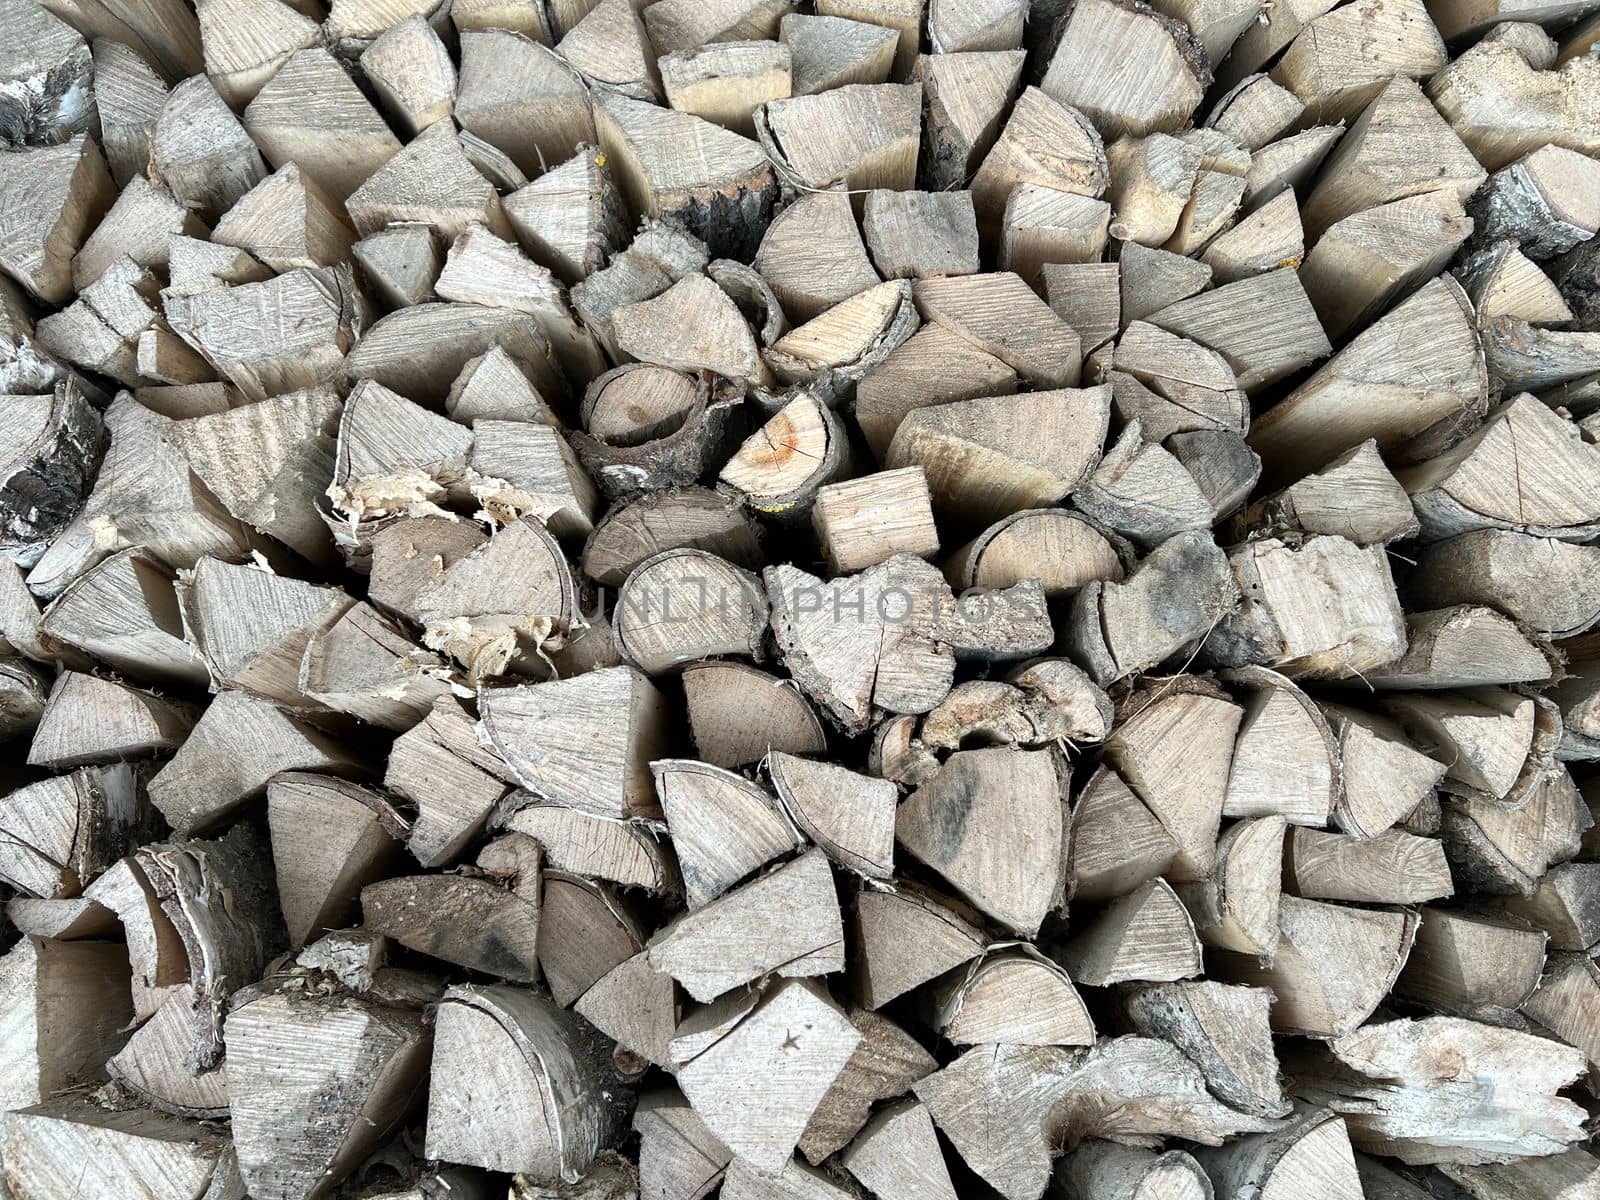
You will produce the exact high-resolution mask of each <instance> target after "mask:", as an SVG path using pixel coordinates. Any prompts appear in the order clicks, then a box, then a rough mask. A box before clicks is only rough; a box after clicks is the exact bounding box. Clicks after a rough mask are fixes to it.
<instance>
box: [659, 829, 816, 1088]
mask: <svg viewBox="0 0 1600 1200" xmlns="http://www.w3.org/2000/svg"><path fill="white" fill-rule="evenodd" d="M710 946H715V947H717V952H716V954H715V955H711V954H708V953H707V952H706V951H707V948H708V947H710ZM649 951H650V965H651V967H652V968H654V969H655V970H657V971H663V972H665V973H667V974H669V975H671V976H672V977H673V978H674V979H676V980H677V981H678V982H679V983H681V984H682V985H683V987H684V990H685V991H687V992H688V993H689V994H690V995H691V996H693V997H694V998H695V999H697V1000H700V1001H702V1002H709V1001H711V1000H713V999H715V998H716V997H718V996H720V995H722V994H723V993H724V992H727V991H729V990H730V989H732V988H736V987H738V986H739V985H740V984H744V983H749V982H750V981H751V980H753V979H756V978H759V977H760V976H762V975H765V974H768V973H769V972H774V971H775V972H776V973H777V974H779V975H782V976H785V977H788V978H794V977H805V976H814V975H826V974H828V973H829V972H831V971H837V970H840V969H841V968H842V967H843V965H844V935H843V929H842V919H841V917H840V914H839V905H838V899H837V897H836V896H835V894H834V886H833V874H832V871H831V870H830V869H829V867H828V860H827V858H826V857H825V856H824V855H823V853H822V851H821V850H809V851H807V852H806V853H804V854H802V855H801V856H800V857H799V858H796V859H794V860H792V861H791V862H789V863H786V864H784V865H782V866H779V867H777V868H774V869H773V870H772V871H769V872H768V873H767V874H765V875H761V876H758V877H757V878H755V879H754V880H752V881H751V882H749V883H746V884H743V885H742V886H740V887H737V888H735V889H733V890H732V891H729V892H727V893H725V894H724V895H722V896H719V897H718V898H717V899H715V900H713V901H712V902H711V903H709V904H707V905H705V906H704V907H702V908H699V909H696V910H695V911H693V912H690V913H689V914H687V915H686V916H683V917H680V918H679V919H678V920H677V921H675V922H673V923H672V924H671V925H668V926H667V927H666V928H664V929H663V930H661V931H660V932H659V933H657V934H656V935H655V937H654V938H652V939H651V941H650V948H649ZM680 1078H681V1076H680ZM809 1115H810V1114H809V1113H808V1114H807V1116H808V1117H809Z"/></svg>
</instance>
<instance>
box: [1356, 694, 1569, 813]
mask: <svg viewBox="0 0 1600 1200" xmlns="http://www.w3.org/2000/svg"><path fill="white" fill-rule="evenodd" d="M1384 708H1385V710H1386V711H1387V712H1388V713H1389V715H1390V716H1392V717H1394V718H1395V719H1396V720H1398V721H1399V722H1400V723H1401V724H1402V725H1404V726H1405V728H1406V731H1407V732H1408V733H1409V734H1410V735H1411V737H1412V740H1413V742H1414V744H1415V745H1416V746H1417V748H1418V749H1419V750H1422V751H1424V752H1426V753H1427V754H1429V755H1431V756H1432V757H1433V758H1435V759H1437V760H1438V761H1440V762H1442V763H1445V764H1446V766H1445V776H1444V777H1445V779H1446V780H1448V781H1449V782H1450V783H1451V784H1454V785H1455V786H1456V790H1466V791H1467V792H1468V793H1469V794H1471V793H1474V792H1476V793H1480V794H1482V795H1485V796H1487V797H1488V798H1490V799H1494V800H1505V799H1507V797H1508V796H1509V795H1510V793H1511V791H1512V789H1513V788H1514V787H1515V786H1516V785H1517V781H1518V779H1519V778H1520V777H1521V775H1522V769H1523V766H1524V764H1526V763H1527V761H1528V758H1529V755H1530V754H1531V753H1532V752H1533V750H1534V741H1535V735H1536V732H1537V726H1536V721H1535V716H1536V714H1537V712H1538V706H1537V705H1536V704H1535V703H1534V701H1533V699H1532V698H1531V697H1528V696H1519V695H1517V694H1516V693H1515V692H1511V691H1507V690H1505V689H1501V688H1474V689H1472V690H1471V691H1469V692H1459V693H1456V692H1440V693H1422V694H1417V695H1395V696H1390V697H1388V698H1387V699H1386V700H1385V701H1384Z"/></svg>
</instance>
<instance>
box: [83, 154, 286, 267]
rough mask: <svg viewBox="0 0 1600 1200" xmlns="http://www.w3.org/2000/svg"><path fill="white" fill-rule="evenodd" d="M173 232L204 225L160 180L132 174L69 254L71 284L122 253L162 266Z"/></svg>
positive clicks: (197, 233) (188, 232) (199, 234)
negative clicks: (77, 248)
mask: <svg viewBox="0 0 1600 1200" xmlns="http://www.w3.org/2000/svg"><path fill="white" fill-rule="evenodd" d="M247 194H248V193H247ZM172 234H181V235H183V236H185V237H192V238H203V237H205V236H206V227H205V226H204V225H203V224H201V222H200V221H199V219H198V218H197V217H196V216H195V215H194V214H193V213H192V212H190V211H189V210H188V209H186V208H184V207H183V205H181V204H179V203H178V201H177V199H176V197H174V196H173V194H172V193H171V192H170V191H168V190H167V189H166V188H165V187H163V186H162V185H161V184H159V183H152V182H151V181H150V180H149V179H147V178H146V177H145V176H143V175H136V176H134V177H133V179H131V180H130V181H129V182H128V183H127V185H126V186H124V187H123V189H122V191H121V193H119V194H118V196H117V198H116V201H115V202H114V203H113V204H112V205H111V208H110V211H108V212H107V213H106V215H105V216H104V217H103V218H102V219H101V221H100V223H99V224H98V225H96V226H95V228H94V232H93V233H91V234H90V235H89V236H88V237H87V238H85V239H84V242H83V245H82V246H81V247H80V248H79V250H78V252H77V253H76V254H74V255H73V256H72V286H73V287H74V288H76V289H77V290H78V291H79V292H82V291H84V290H85V289H86V288H88V287H89V286H90V285H91V284H93V283H94V282H95V281H96V280H98V279H99V278H100V277H101V276H102V275H104V274H105V273H106V272H107V271H108V270H110V269H111V267H112V266H113V264H115V263H116V262H117V260H118V259H120V258H121V257H122V256H123V255H127V256H128V257H129V258H131V259H132V260H133V261H134V262H135V263H137V264H138V265H139V266H141V267H150V268H161V269H165V268H166V266H167V265H168V263H169V261H170V249H169V246H168V238H169V237H170V236H171V235H172ZM297 265H298V264H297ZM306 265H312V264H306Z"/></svg>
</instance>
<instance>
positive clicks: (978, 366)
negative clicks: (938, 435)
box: [855, 324, 1017, 461]
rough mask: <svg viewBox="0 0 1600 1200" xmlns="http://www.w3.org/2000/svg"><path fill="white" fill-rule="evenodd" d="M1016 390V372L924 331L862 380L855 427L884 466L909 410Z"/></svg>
mask: <svg viewBox="0 0 1600 1200" xmlns="http://www.w3.org/2000/svg"><path fill="white" fill-rule="evenodd" d="M1016 390H1017V375H1016V372H1015V371H1013V370H1012V369H1011V368H1010V367H1009V366H1007V365H1006V364H1005V363H1004V362H1002V361H1001V360H1000V359H998V358H995V357H994V356H993V355H991V354H989V353H987V352H986V351H984V350H982V349H980V348H979V347H978V346H976V345H974V344H973V343H972V342H971V341H969V340H968V339H967V338H965V337H963V336H962V335H961V334H959V333H957V332H955V331H953V330H951V329H947V328H945V327H944V326H941V325H936V324H930V325H924V326H923V327H922V328H921V329H920V330H918V331H917V332H916V333H915V334H913V335H912V336H911V337H910V338H909V339H908V340H907V341H905V342H902V343H901V344H900V345H899V346H898V347H896V348H895V349H894V350H893V351H892V352H891V353H890V354H889V356H888V357H887V358H886V359H884V361H883V362H882V363H879V364H876V365H874V366H873V367H872V369H870V370H869V371H868V372H867V373H866V374H865V375H864V376H863V377H862V379H861V381H860V383H859V385H858V386H857V388H856V407H855V414H856V422H857V424H858V425H859V426H860V428H861V431H862V434H863V436H864V437H865V438H866V440H867V443H868V445H869V446H871V448H872V452H873V454H874V455H876V456H877V458H878V459H879V461H884V460H885V458H886V456H887V454H888V451H889V446H890V444H891V442H892V441H893V438H894V434H895V431H896V430H897V429H898V428H899V427H900V424H901V422H902V421H903V420H904V419H905V417H906V415H907V414H908V413H910V412H912V411H913V410H915V409H918V408H924V407H929V406H932V405H939V404H945V403H950V402H953V401H957V400H972V399H977V398H979V397H988V396H999V395H1010V394H1012V393H1014V392H1015V391H1016Z"/></svg>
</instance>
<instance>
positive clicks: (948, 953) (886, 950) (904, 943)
mask: <svg viewBox="0 0 1600 1200" xmlns="http://www.w3.org/2000/svg"><path fill="white" fill-rule="evenodd" d="M969 917H971V918H972V919H969ZM975 919H976V914H973V913H971V910H965V909H963V908H962V906H959V905H955V904H953V903H952V902H947V901H945V900H944V899H942V898H941V897H939V896H937V895H935V894H934V893H932V892H928V891H924V890H922V889H919V888H917V887H915V886H914V885H910V884H905V883H900V884H897V885H896V886H895V887H893V888H885V889H876V888H870V887H868V888H863V889H862V890H861V892H860V893H859V894H858V895H857V896H856V901H855V910H854V922H853V932H854V934H855V936H856V938H857V941H858V944H859V946H860V951H859V964H860V970H859V972H858V975H857V992H858V994H859V996H860V998H861V1002H862V1004H863V1005H865V1006H866V1007H867V1008H868V1009H878V1008H881V1007H882V1006H883V1005H885V1004H887V1003H889V1001H891V1000H893V999H895V998H896V997H897V996H902V995H904V994H905V993H906V992H908V991H911V990H912V989H913V988H916V987H918V986H920V985H921V984H923V983H926V982H927V981H928V980H930V979H933V978H935V977H936V976H938V975H941V974H943V973H944V972H945V971H948V970H950V969H951V968H953V967H958V966H960V965H961V964H962V963H964V962H967V961H969V960H971V959H973V958H975V957H976V956H978V955H979V954H981V953H983V951H984V948H985V946H986V945H987V944H988V938H987V936H986V935H985V934H984V933H983V931H982V930H981V929H979V928H978V926H977V925H976V924H974V923H973V921H974V920H975Z"/></svg>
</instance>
